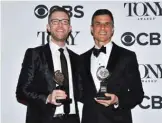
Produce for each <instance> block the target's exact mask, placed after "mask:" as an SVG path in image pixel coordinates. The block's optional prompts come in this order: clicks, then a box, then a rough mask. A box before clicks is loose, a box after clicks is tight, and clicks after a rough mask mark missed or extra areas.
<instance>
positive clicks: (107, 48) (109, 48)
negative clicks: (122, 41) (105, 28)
mask: <svg viewBox="0 0 162 123" xmlns="http://www.w3.org/2000/svg"><path fill="white" fill-rule="evenodd" d="M112 46H113V43H112V41H110V42H109V43H107V44H106V45H104V47H106V52H107V50H111V49H112ZM95 48H96V49H99V47H98V46H97V45H96V44H95Z"/></svg>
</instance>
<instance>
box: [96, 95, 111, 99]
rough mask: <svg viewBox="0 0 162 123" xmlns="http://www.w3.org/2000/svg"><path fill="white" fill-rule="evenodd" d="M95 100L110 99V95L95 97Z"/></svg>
mask: <svg viewBox="0 0 162 123" xmlns="http://www.w3.org/2000/svg"><path fill="white" fill-rule="evenodd" d="M96 99H97V100H111V97H101V96H100V97H96Z"/></svg>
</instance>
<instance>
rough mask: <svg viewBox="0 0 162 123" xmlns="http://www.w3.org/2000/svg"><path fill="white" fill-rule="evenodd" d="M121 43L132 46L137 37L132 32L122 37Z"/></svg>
mask: <svg viewBox="0 0 162 123" xmlns="http://www.w3.org/2000/svg"><path fill="white" fill-rule="evenodd" d="M121 41H122V43H123V44H124V45H125V46H131V45H133V44H134V42H135V35H134V34H133V33H131V32H125V33H124V34H123V35H122V36H121Z"/></svg>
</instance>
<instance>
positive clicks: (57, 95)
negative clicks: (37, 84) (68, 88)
mask: <svg viewBox="0 0 162 123" xmlns="http://www.w3.org/2000/svg"><path fill="white" fill-rule="evenodd" d="M66 97H67V95H66V93H65V91H63V90H53V92H52V93H51V94H49V95H48V98H47V103H51V104H54V105H57V106H59V105H61V104H62V103H57V102H56V100H57V99H66Z"/></svg>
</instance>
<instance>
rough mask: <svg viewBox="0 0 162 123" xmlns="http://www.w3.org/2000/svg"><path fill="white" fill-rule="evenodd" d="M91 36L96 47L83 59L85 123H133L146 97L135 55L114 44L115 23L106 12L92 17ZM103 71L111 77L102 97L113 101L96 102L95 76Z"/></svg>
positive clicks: (102, 10)
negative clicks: (137, 110) (132, 110)
mask: <svg viewBox="0 0 162 123" xmlns="http://www.w3.org/2000/svg"><path fill="white" fill-rule="evenodd" d="M91 33H92V35H93V38H94V41H95V46H94V47H93V48H92V49H90V50H89V51H87V52H85V53H83V54H82V55H81V65H82V66H81V79H82V84H83V98H82V101H83V103H84V106H83V115H82V123H132V116H131V109H132V108H134V107H135V106H136V105H138V104H140V103H141V102H142V100H143V97H144V92H143V87H142V83H141V79H140V73H139V70H138V63H137V58H136V54H135V53H134V52H132V51H129V50H127V49H124V48H122V47H119V46H117V45H116V44H115V43H114V42H112V41H111V38H112V36H113V33H114V20H113V15H112V13H111V12H110V11H109V10H107V9H99V10H97V11H96V12H95V13H94V14H93V16H92V25H91ZM101 67H103V68H106V69H107V70H108V71H109V73H110V76H109V77H108V78H107V79H106V80H105V81H106V83H107V85H106V88H107V93H105V94H104V96H103V97H110V98H111V99H97V98H96V97H97V95H98V92H99V91H101V89H100V80H99V79H98V78H97V76H98V75H96V72H97V71H98V70H99V68H101ZM100 74H102V72H101V73H100Z"/></svg>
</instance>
